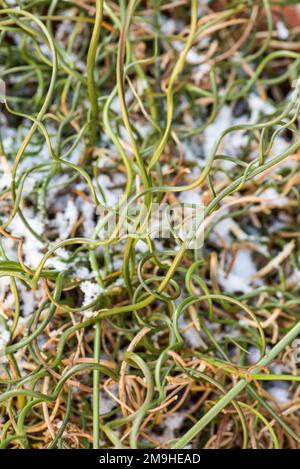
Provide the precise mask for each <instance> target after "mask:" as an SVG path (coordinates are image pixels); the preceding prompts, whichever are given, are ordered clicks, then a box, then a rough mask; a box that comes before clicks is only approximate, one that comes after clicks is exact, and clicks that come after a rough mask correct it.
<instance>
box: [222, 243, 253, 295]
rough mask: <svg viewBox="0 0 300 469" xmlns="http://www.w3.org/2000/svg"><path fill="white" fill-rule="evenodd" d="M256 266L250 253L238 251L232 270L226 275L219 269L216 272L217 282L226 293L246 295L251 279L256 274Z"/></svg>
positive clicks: (250, 288) (244, 250) (245, 250)
mask: <svg viewBox="0 0 300 469" xmlns="http://www.w3.org/2000/svg"><path fill="white" fill-rule="evenodd" d="M256 271H257V269H256V266H255V264H254V262H253V260H252V257H251V251H249V250H247V249H240V250H239V251H238V253H237V255H236V258H235V261H234V264H233V268H232V270H231V271H230V273H229V274H228V275H227V273H226V272H224V271H222V270H221V269H220V270H219V272H218V280H219V283H220V285H221V286H222V288H223V289H224V290H225V291H226V292H227V293H235V292H242V293H247V292H249V291H251V290H252V287H251V283H252V277H253V276H254V275H255V274H256Z"/></svg>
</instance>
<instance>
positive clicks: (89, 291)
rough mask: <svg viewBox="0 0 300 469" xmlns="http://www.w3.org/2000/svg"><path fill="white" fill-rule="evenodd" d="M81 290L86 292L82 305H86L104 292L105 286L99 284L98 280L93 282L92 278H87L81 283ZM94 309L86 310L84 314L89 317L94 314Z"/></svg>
mask: <svg viewBox="0 0 300 469" xmlns="http://www.w3.org/2000/svg"><path fill="white" fill-rule="evenodd" d="M80 290H81V291H82V292H83V294H84V298H83V303H82V306H86V305H88V304H89V303H91V302H92V301H93V300H95V299H96V298H97V297H98V296H99V295H100V294H101V293H103V291H104V290H103V288H101V287H100V285H98V283H96V282H91V281H90V280H85V281H84V282H82V283H81V284H80ZM93 313H94V311H93V310H87V311H84V316H85V317H86V318H89V317H91V316H93Z"/></svg>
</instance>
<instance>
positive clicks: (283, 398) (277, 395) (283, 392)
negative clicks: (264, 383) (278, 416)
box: [268, 383, 291, 404]
mask: <svg viewBox="0 0 300 469" xmlns="http://www.w3.org/2000/svg"><path fill="white" fill-rule="evenodd" d="M283 384H285V383H283ZM268 392H269V393H270V394H271V395H272V396H273V397H274V399H275V400H276V401H277V402H279V404H285V403H286V402H288V401H290V400H291V395H290V393H289V390H288V388H287V387H279V386H278V385H275V386H271V387H270V388H269V389H268Z"/></svg>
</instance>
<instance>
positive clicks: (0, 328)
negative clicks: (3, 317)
mask: <svg viewBox="0 0 300 469" xmlns="http://www.w3.org/2000/svg"><path fill="white" fill-rule="evenodd" d="M9 341H10V333H9V331H8V330H7V329H6V328H5V327H4V325H3V324H2V323H1V322H0V363H1V361H2V360H3V355H5V347H6V345H7V344H8V342H9Z"/></svg>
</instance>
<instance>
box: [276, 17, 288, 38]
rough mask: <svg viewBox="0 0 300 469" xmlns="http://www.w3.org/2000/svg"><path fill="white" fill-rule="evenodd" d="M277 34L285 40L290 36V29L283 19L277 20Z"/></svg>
mask: <svg viewBox="0 0 300 469" xmlns="http://www.w3.org/2000/svg"><path fill="white" fill-rule="evenodd" d="M276 29H277V35H278V38H279V39H282V40H285V39H288V37H289V30H288V28H287V27H286V25H285V24H284V22H283V21H277V23H276Z"/></svg>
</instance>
